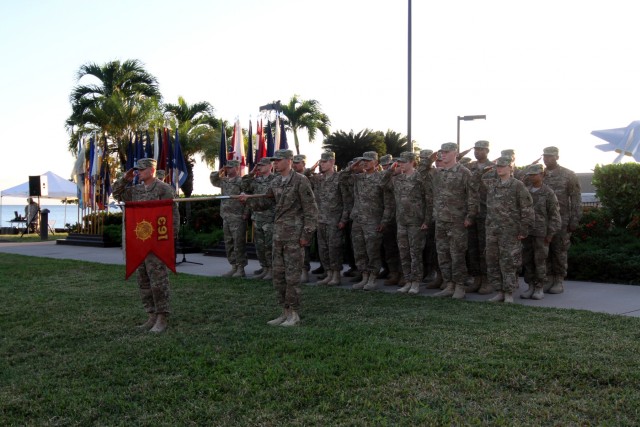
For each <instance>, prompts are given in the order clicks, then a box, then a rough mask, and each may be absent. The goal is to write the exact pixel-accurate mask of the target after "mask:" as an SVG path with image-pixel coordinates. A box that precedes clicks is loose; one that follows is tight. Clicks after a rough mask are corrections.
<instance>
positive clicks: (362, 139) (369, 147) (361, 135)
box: [322, 129, 387, 169]
mask: <svg viewBox="0 0 640 427" xmlns="http://www.w3.org/2000/svg"><path fill="white" fill-rule="evenodd" d="M384 142H385V141H384V135H383V134H382V132H374V131H372V130H371V129H364V130H361V131H360V132H358V133H356V134H354V133H353V130H351V131H350V132H349V133H346V132H344V131H341V130H340V131H337V132H334V133H332V134H331V135H329V136H328V137H326V138H325V140H324V143H323V145H322V148H324V149H325V150H329V151H333V152H334V153H336V165H338V167H339V168H340V169H344V168H345V167H346V166H347V164H348V163H349V161H350V160H353V159H354V158H355V157H359V156H362V153H364V152H365V151H375V152H377V153H378V155H379V156H381V155H383V154H386V152H387V151H386V147H385V144H384Z"/></svg>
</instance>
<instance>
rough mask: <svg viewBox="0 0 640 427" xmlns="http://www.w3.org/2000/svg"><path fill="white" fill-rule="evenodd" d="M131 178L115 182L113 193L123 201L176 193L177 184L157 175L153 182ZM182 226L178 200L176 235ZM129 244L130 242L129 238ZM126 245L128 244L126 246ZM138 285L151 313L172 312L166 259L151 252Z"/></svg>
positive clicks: (139, 274)
mask: <svg viewBox="0 0 640 427" xmlns="http://www.w3.org/2000/svg"><path fill="white" fill-rule="evenodd" d="M128 184H129V181H127V180H126V179H124V178H120V179H118V180H117V181H116V182H114V184H113V197H114V199H116V200H119V201H133V202H143V201H147V200H165V199H173V198H175V197H176V195H175V191H174V190H173V187H171V186H170V185H169V184H165V183H164V182H162V181H160V180H158V179H156V180H155V181H154V182H153V183H152V184H151V185H149V186H146V185H144V183H140V184H136V185H132V186H128V187H127V185H128ZM179 229H180V212H179V211H178V204H177V203H174V204H173V233H174V237H175V235H177V233H178V230H179ZM125 245H126V242H125ZM125 247H126V246H125ZM137 272H138V275H137V279H138V287H139V289H140V297H141V299H142V304H143V306H144V309H145V311H146V312H147V313H149V314H165V315H166V314H169V313H170V309H169V272H168V269H167V266H166V265H165V264H164V262H162V261H160V259H159V258H158V257H157V256H156V255H155V254H153V253H149V255H147V257H146V258H145V259H144V261H143V262H142V264H140V266H139V267H138V270H137Z"/></svg>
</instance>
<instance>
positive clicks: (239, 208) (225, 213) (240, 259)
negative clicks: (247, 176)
mask: <svg viewBox="0 0 640 427" xmlns="http://www.w3.org/2000/svg"><path fill="white" fill-rule="evenodd" d="M209 179H210V181H211V184H212V185H213V186H215V187H219V188H220V189H222V195H223V196H235V195H238V194H240V193H242V178H241V177H240V176H236V177H233V178H227V177H220V175H218V172H217V171H214V172H211V175H210V177H209ZM220 216H221V217H222V230H223V232H224V247H225V250H226V252H227V260H228V261H229V264H231V265H232V266H237V267H243V268H244V266H246V265H247V250H246V241H247V218H248V216H249V211H248V209H247V208H246V206H244V205H243V204H242V203H240V202H239V201H238V200H235V199H228V200H221V201H220Z"/></svg>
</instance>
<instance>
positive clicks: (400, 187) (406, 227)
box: [383, 152, 433, 294]
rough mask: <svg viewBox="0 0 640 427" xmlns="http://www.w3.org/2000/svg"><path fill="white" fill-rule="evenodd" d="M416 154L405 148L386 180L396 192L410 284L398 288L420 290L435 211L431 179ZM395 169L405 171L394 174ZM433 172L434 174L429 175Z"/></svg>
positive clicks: (404, 263) (403, 257)
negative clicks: (418, 166)
mask: <svg viewBox="0 0 640 427" xmlns="http://www.w3.org/2000/svg"><path fill="white" fill-rule="evenodd" d="M415 164H416V155H415V154H414V153H410V152H404V153H402V154H401V155H400V157H399V158H398V159H397V161H396V163H394V165H393V166H392V168H391V170H387V171H385V172H383V183H386V182H390V183H391V185H392V186H393V194H394V196H395V208H396V212H395V213H396V215H395V217H396V223H397V230H398V249H399V251H400V259H401V260H402V272H403V274H404V280H405V282H406V284H405V285H404V286H403V287H402V288H400V289H398V292H403V293H404V292H409V293H411V294H417V293H418V292H419V291H420V282H421V281H422V278H423V277H424V268H423V263H422V252H423V250H424V245H425V242H426V236H427V228H428V226H429V223H430V222H431V214H432V211H433V194H432V189H431V181H430V180H425V179H424V177H423V176H422V175H420V174H419V173H418V172H417V171H416V170H415ZM395 169H400V170H401V173H400V174H398V175H395V176H393V175H392V174H393V172H394V170H395ZM427 176H430V175H427Z"/></svg>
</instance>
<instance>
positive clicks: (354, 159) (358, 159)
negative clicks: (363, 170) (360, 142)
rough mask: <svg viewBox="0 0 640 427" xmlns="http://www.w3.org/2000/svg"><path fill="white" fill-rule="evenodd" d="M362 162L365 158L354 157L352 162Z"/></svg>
mask: <svg viewBox="0 0 640 427" xmlns="http://www.w3.org/2000/svg"><path fill="white" fill-rule="evenodd" d="M360 160H364V157H354V158H353V160H351V161H352V162H353V163H355V162H359V161H360Z"/></svg>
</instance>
